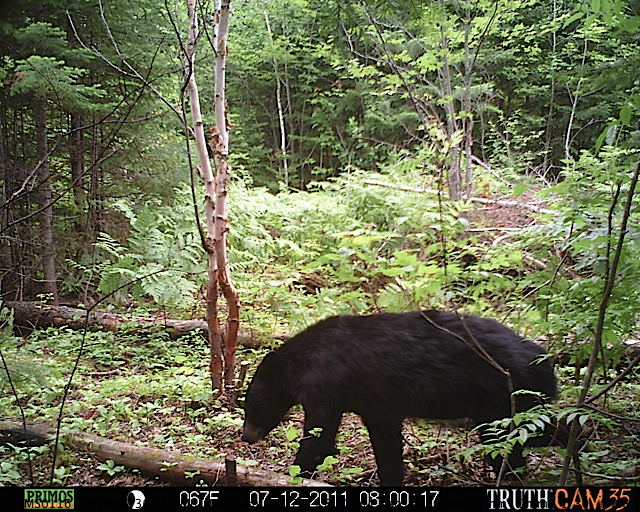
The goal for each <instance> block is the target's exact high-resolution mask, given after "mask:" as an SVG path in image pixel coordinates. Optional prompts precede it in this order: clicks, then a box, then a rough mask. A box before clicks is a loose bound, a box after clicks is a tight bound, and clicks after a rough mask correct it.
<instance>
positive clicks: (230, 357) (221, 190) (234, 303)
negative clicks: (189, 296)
mask: <svg viewBox="0 0 640 512" xmlns="http://www.w3.org/2000/svg"><path fill="white" fill-rule="evenodd" d="M230 4H231V0H222V2H221V5H220V13H219V16H218V18H217V19H218V38H217V40H216V44H217V47H216V67H215V71H216V73H215V77H216V82H215V102H214V106H215V112H216V129H217V132H218V135H219V139H218V143H217V144H215V157H216V163H217V165H216V203H215V238H214V240H215V253H216V258H217V260H218V277H219V284H220V288H221V289H222V293H223V294H224V297H225V299H226V301H227V307H228V316H227V336H226V339H225V344H224V362H225V371H224V380H225V393H226V395H227V397H228V398H232V397H233V396H234V391H235V372H236V349H237V346H238V328H239V325H240V301H239V298H238V292H237V291H236V289H235V287H234V286H233V284H232V283H231V279H230V271H229V260H228V258H227V231H229V226H228V223H227V194H228V190H229V174H230V172H231V167H230V165H229V133H228V130H227V127H228V121H227V102H226V99H225V68H226V60H227V53H228V49H227V36H228V33H229V6H230Z"/></svg>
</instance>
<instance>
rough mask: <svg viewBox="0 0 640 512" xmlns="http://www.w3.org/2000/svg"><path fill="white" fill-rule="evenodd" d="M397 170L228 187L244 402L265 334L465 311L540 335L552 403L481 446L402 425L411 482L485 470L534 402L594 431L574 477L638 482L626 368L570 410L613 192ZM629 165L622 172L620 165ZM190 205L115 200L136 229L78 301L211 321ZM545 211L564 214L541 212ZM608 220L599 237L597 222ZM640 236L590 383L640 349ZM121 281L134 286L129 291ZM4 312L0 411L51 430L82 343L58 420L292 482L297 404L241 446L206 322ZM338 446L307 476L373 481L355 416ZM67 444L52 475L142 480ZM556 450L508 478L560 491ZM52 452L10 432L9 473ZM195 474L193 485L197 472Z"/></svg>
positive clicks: (455, 433)
mask: <svg viewBox="0 0 640 512" xmlns="http://www.w3.org/2000/svg"><path fill="white" fill-rule="evenodd" d="M603 158H604V160H598V161H597V162H596V160H595V157H592V156H590V155H586V156H585V158H584V159H583V160H581V162H580V163H579V165H583V166H590V169H594V168H596V167H597V166H600V167H603V166H606V165H608V164H607V161H606V158H607V156H606V154H605V157H603ZM611 158H612V159H613V157H611ZM609 164H610V162H609ZM613 168H614V167H613V166H611V165H610V166H609V169H613ZM397 169H400V171H398V170H397ZM397 169H396V170H392V171H389V172H388V173H386V174H381V175H378V176H373V175H372V174H370V173H369V174H364V173H358V172H354V173H351V174H348V175H345V176H343V177H342V178H339V179H336V180H334V181H332V182H324V183H317V184H315V185H312V187H311V188H310V191H308V192H295V193H293V192H288V193H280V194H279V195H277V196H274V195H272V194H271V193H269V192H267V191H265V190H260V189H251V188H249V187H247V186H245V185H243V184H242V183H235V185H234V187H233V189H232V193H231V197H232V198H233V200H232V204H231V212H230V223H231V225H232V230H231V232H230V233H229V240H230V247H229V254H230V263H231V269H232V273H233V279H234V282H235V284H236V286H237V287H238V289H239V292H240V296H241V298H242V306H243V307H242V322H243V328H246V329H249V330H251V332H252V333H254V338H255V339H254V340H253V342H252V344H251V345H252V347H241V348H240V350H239V352H238V360H239V361H246V362H247V363H248V365H249V371H248V372H247V374H248V376H247V378H246V379H245V380H244V382H243V383H241V384H240V389H239V402H240V404H241V403H242V397H243V392H244V390H245V389H246V385H247V383H248V381H249V379H250V377H251V375H252V374H253V371H254V370H255V367H256V365H257V363H258V362H259V361H260V360H261V359H262V357H263V356H264V354H265V353H266V352H267V351H268V350H269V349H272V348H274V347H276V346H277V345H278V344H279V343H281V341H279V340H278V339H276V336H275V335H276V333H282V332H287V333H290V334H295V333H296V332H298V331H300V330H302V329H304V328H305V327H307V326H309V325H311V324H313V323H315V322H316V321H317V320H320V319H322V318H326V317H328V316H332V315H336V314H370V313H376V312H381V311H409V310H415V309H419V308H423V309H431V308H433V309H456V310H459V311H460V312H463V313H473V314H480V315H484V316H490V317H493V318H495V319H497V320H499V321H501V322H503V323H505V324H507V325H509V326H511V327H512V328H514V329H515V330H517V331H519V332H521V333H523V334H524V335H526V336H527V337H529V338H530V339H534V340H535V341H538V342H540V343H542V344H543V345H544V346H545V348H546V349H547V350H548V351H549V352H550V353H551V354H552V355H553V356H555V357H556V358H557V361H558V364H557V366H556V374H557V376H558V378H559V387H560V390H561V395H560V398H559V400H558V401H557V402H556V403H555V404H552V405H549V409H548V410H545V411H543V412H540V411H535V412H531V413H529V414H528V415H527V414H525V415H524V416H523V417H522V418H521V419H520V420H519V421H521V423H520V424H519V426H517V428H516V431H515V434H513V435H512V436H511V437H510V438H509V439H503V442H502V443H498V444H496V445H492V446H491V447H482V446H480V447H478V445H479V439H478V435H477V433H476V432H475V431H472V430H470V429H469V428H468V426H467V425H465V424H464V422H439V423H433V422H427V421H423V420H419V421H418V420H410V421H406V422H405V426H404V430H403V437H404V442H405V452H404V460H405V466H406V468H407V471H406V474H405V483H406V484H408V485H472V486H473V485H491V484H493V483H495V478H496V477H495V475H494V474H493V472H492V471H491V470H490V469H489V466H488V465H485V464H484V463H483V454H484V453H490V452H492V451H495V450H503V451H504V450H508V449H509V447H510V446H512V445H513V443H514V442H520V441H524V440H526V438H527V436H528V435H532V434H531V431H532V430H533V429H531V428H529V426H530V425H534V424H536V422H540V418H541V417H542V415H545V414H546V415H559V416H560V417H565V418H566V419H569V420H572V421H580V422H581V423H582V424H584V425H585V426H588V427H589V429H590V432H591V439H590V443H589V445H588V447H587V449H585V450H584V451H583V452H582V453H581V454H580V461H581V465H582V467H583V469H584V470H585V473H584V475H583V481H584V482H586V483H587V484H590V485H598V484H600V485H601V484H602V482H607V483H612V482H614V483H615V482H627V483H633V482H637V481H638V471H639V467H638V457H639V455H640V454H639V453H638V450H637V446H638V440H639V438H640V417H639V416H638V410H639V408H638V396H640V379H639V374H638V369H637V367H636V369H635V370H632V371H631V372H630V373H629V374H628V375H627V377H626V378H625V379H623V380H622V381H621V382H619V383H618V384H617V385H616V386H615V387H614V388H613V389H612V390H610V391H608V392H607V393H606V395H605V399H604V400H603V399H600V400H599V401H597V402H595V403H593V404H591V406H590V407H588V408H584V409H580V410H576V409H575V408H574V407H573V406H574V404H575V400H576V396H577V394H578V392H579V383H580V379H581V376H582V375H583V374H584V371H585V364H586V360H587V359H588V357H589V348H590V346H591V345H590V339H591V337H592V335H593V327H594V325H595V324H594V322H595V320H594V319H595V315H596V311H595V309H597V308H596V307H594V305H595V306H597V300H598V296H599V294H600V293H601V290H602V282H603V272H604V271H605V268H604V267H605V266H606V265H605V259H606V257H608V253H607V251H610V250H611V249H610V246H611V243H612V240H613V239H614V238H615V235H616V233H615V226H616V220H617V218H618V217H619V216H620V215H621V209H622V206H615V205H614V207H613V208H611V207H610V204H611V202H610V201H609V202H607V200H608V199H610V192H611V187H609V186H608V185H607V183H608V181H607V182H605V180H604V178H603V180H602V181H601V182H598V181H597V180H595V181H594V180H590V181H588V182H587V181H585V180H583V179H582V178H581V177H580V176H578V174H577V173H576V174H575V175H570V174H567V175H566V176H565V177H564V181H562V182H560V184H559V185H557V186H556V187H555V189H553V190H546V191H539V190H534V189H530V188H528V187H527V186H524V187H521V188H520V191H521V192H522V194H521V195H519V197H517V198H514V197H513V196H512V195H510V194H508V193H507V192H506V189H505V192H504V193H502V192H501V190H500V187H499V185H498V184H496V183H495V182H493V181H492V180H491V178H490V177H487V178H486V180H487V183H488V184H489V186H488V187H485V188H484V190H485V191H486V190H492V191H493V192H492V193H490V194H484V196H485V199H498V200H499V199H509V200H511V201H514V199H515V201H516V202H517V203H519V206H514V205H513V204H511V205H509V206H501V205H500V204H496V203H494V204H482V203H471V202H469V203H458V204H452V203H449V202H443V201H440V200H438V197H437V196H436V195H433V194H432V193H430V192H425V191H424V190H425V186H424V179H423V177H421V176H420V175H419V174H411V173H408V172H406V171H405V170H402V166H398V168H397ZM617 169H619V168H617ZM625 172H626V170H625V169H619V173H620V175H623V174H624V173H625ZM609 179H610V176H607V180H609ZM434 185H437V184H434ZM622 186H623V187H624V185H622ZM566 189H570V190H571V191H572V195H571V198H570V200H565V199H563V197H566V196H565V195H563V194H565V193H566V192H565V190H566ZM481 190H482V189H481ZM189 201H190V191H189V190H181V191H177V193H176V203H175V204H173V205H171V206H167V207H160V206H159V205H154V208H145V209H142V210H141V211H138V212H134V211H133V210H131V209H128V208H126V207H125V205H124V204H122V205H121V207H120V215H121V218H122V222H123V223H127V224H128V225H129V233H128V236H127V237H125V238H123V239H122V240H116V239H115V238H112V237H107V236H106V235H105V236H103V237H102V238H101V239H100V240H99V242H98V244H97V249H98V250H99V251H100V254H101V256H102V258H101V261H102V263H101V266H100V267H99V269H98V271H97V272H96V271H95V269H94V271H93V272H89V269H85V270H86V272H85V274H84V277H83V279H86V281H85V283H84V285H83V286H82V287H81V288H79V289H84V290H87V289H93V290H95V292H94V293H93V294H92V295H91V294H90V295H89V296H84V297H81V296H79V295H78V296H76V297H75V303H76V304H77V302H82V301H87V302H88V301H90V300H95V299H96V298H99V297H100V296H104V295H108V294H112V295H111V296H110V300H109V301H107V302H105V303H104V308H110V309H112V310H114V311H122V310H128V311H135V312H136V314H141V313H143V312H147V313H148V312H157V310H158V309H159V308H161V309H163V310H165V311H168V312H169V313H170V314H171V315H172V316H176V317H182V318H202V316H203V314H204V313H203V312H204V309H205V304H204V299H203V295H202V294H203V292H202V290H203V284H204V281H203V280H204V268H205V267H204V261H203V257H202V255H201V254H199V252H198V244H199V240H198V239H197V234H196V233H197V232H196V231H195V228H194V226H193V223H192V222H190V221H188V219H189V217H188V215H187V212H189V208H192V206H191V205H190V203H189ZM540 209H546V210H553V211H554V212H555V213H542V214H541V213H535V212H534V211H532V210H540ZM587 209H588V213H585V211H586V210H587ZM607 218H608V219H609V225H610V226H611V229H610V231H609V232H607V231H606V229H605V228H603V225H606V224H607V222H606V219H607ZM639 242H640V237H639V236H638V234H637V233H636V231H635V226H632V227H630V228H629V233H628V236H627V239H626V242H625V245H624V246H623V258H622V262H623V265H622V266H621V268H620V270H619V272H621V275H623V276H624V278H623V277H620V279H619V280H618V281H617V283H616V287H615V288H614V292H613V294H612V299H611V305H610V309H609V316H608V319H609V320H608V323H607V326H606V331H605V332H606V334H605V337H604V344H603V347H602V355H603V356H604V358H603V361H604V363H601V364H600V365H599V366H598V368H597V370H596V375H595V378H594V383H593V390H594V391H593V392H594V393H595V391H597V390H598V389H601V388H602V387H603V386H605V385H606V384H607V383H609V382H610V381H611V380H612V379H613V378H614V377H615V376H616V375H617V374H618V372H619V371H620V370H621V369H622V368H624V367H625V366H626V364H628V362H629V361H630V360H631V358H632V357H633V355H634V354H633V348H632V347H633V345H632V343H631V342H632V341H633V340H635V339H636V333H637V325H636V316H637V314H636V313H637V306H638V304H637V301H638V298H637V292H636V291H637V287H635V286H634V285H633V284H632V283H633V282H637V281H634V278H635V277H637V276H638V273H639V272H640V258H638V257H637V256H638V254H637V253H638V249H639V246H638V243H639ZM163 270H164V271H163ZM127 282H131V283H132V284H131V286H125V287H123V285H125V284H126V283H127ZM116 290H117V293H112V292H114V291H116ZM3 325H4V330H3V331H2V334H0V343H1V344H2V353H3V355H4V358H5V360H6V361H7V366H8V368H9V370H10V372H11V376H12V383H13V385H14V387H15V390H16V392H15V393H14V392H12V390H11V388H10V386H9V384H8V381H7V379H6V373H5V374H4V378H3V379H2V386H3V387H2V393H1V394H0V416H2V417H13V418H17V417H20V415H21V412H20V410H19V408H18V405H20V408H21V409H22V411H23V413H24V416H25V418H26V419H27V420H29V421H37V422H42V423H47V424H50V425H55V424H56V422H57V418H58V415H59V413H60V407H61V398H62V396H63V391H64V388H65V386H66V385H67V383H68V381H69V379H70V376H71V372H72V370H73V368H74V364H75V361H76V358H77V357H78V350H79V347H80V346H81V345H82V346H83V347H84V349H83V352H82V354H81V355H80V359H79V364H78V366H77V368H76V370H75V373H74V374H73V381H72V383H71V387H70V389H69V395H68V397H67V399H66V403H65V407H64V414H63V417H62V431H63V432H65V431H71V430H81V431H85V432H90V433H93V434H97V435H100V436H103V437H107V438H111V439H116V440H120V441H125V442H131V443H134V444H143V445H147V446H151V447H158V448H162V449H168V450H177V451H180V452H182V453H187V454H190V455H193V456H196V457H202V458H207V459H211V460H219V461H222V460H223V459H224V455H225V454H228V453H232V454H234V455H235V456H236V457H237V461H238V464H240V465H246V466H250V467H252V466H255V467H261V468H264V469H269V470H272V471H277V472H280V473H285V474H289V472H290V471H291V473H290V475H291V480H290V481H291V483H295V482H296V478H297V477H296V476H295V474H296V473H295V469H293V470H290V465H291V464H292V461H293V458H294V457H295V453H296V450H297V446H298V441H299V437H300V433H301V431H302V422H303V413H302V411H301V410H300V409H299V408H296V409H294V410H293V411H292V413H291V414H290V416H289V417H288V419H287V420H286V421H284V422H283V424H282V425H281V426H279V427H278V428H277V429H276V430H275V431H274V432H272V433H271V434H270V435H269V436H268V437H267V438H266V439H265V440H263V441H261V442H260V443H258V444H256V445H253V446H249V445H247V444H246V443H243V442H241V441H240V434H241V428H242V421H243V414H242V410H241V409H240V408H233V407H231V406H230V405H229V404H227V403H225V402H223V401H221V400H219V399H216V398H215V397H212V394H211V390H210V381H209V374H208V371H209V359H208V345H207V343H206V341H205V339H204V338H203V337H202V335H201V334H200V333H198V332H194V333H191V334H190V335H188V336H184V337H182V338H180V339H178V340H171V339H170V338H169V336H168V335H167V334H166V333H165V332H163V331H162V329H161V328H158V329H141V328H140V327H139V326H135V325H123V326H122V328H121V329H120V330H119V331H118V332H89V333H87V334H86V339H85V340H84V344H83V343H82V340H83V336H84V333H82V332H76V331H72V330H69V329H65V328H49V329H41V330H36V331H33V332H32V333H31V334H29V335H28V336H26V337H22V338H19V337H17V336H16V335H14V333H13V332H12V330H11V313H10V311H9V310H8V309H6V308H5V309H4V310H3ZM337 447H338V451H339V454H338V455H336V457H329V458H328V459H327V460H325V463H324V464H323V465H322V466H321V468H320V471H319V474H318V478H320V479H323V480H326V481H327V482H329V483H332V484H336V485H371V484H375V483H376V482H377V477H376V475H375V468H376V466H375V461H374V459H373V454H372V450H371V447H370V443H369V440H368V436H367V435H366V429H365V427H364V426H363V425H362V423H361V421H360V420H359V418H358V417H357V416H355V415H346V416H345V417H344V418H343V422H342V427H341V429H340V431H339V434H338V440H337ZM61 449H62V451H61V453H60V454H59V455H58V459H57V460H58V462H57V466H56V468H55V470H54V472H53V475H54V477H53V481H52V482H51V483H52V484H54V485H72V484H76V485H145V484H151V483H153V480H148V479H146V478H145V477H144V476H142V475H140V474H139V471H137V470H135V469H133V470H131V469H127V468H125V467H123V466H118V465H115V464H114V463H113V461H102V462H100V461H96V460H94V459H92V458H91V457H90V456H89V455H83V454H78V453H74V452H72V451H70V450H68V449H66V448H64V447H62V448H61ZM562 455H563V450H562V449H561V448H553V449H551V448H548V449H536V450H535V451H533V452H532V453H531V455H530V456H529V464H528V466H527V467H526V468H525V469H524V470H522V471H520V472H519V473H518V475H517V476H512V477H510V479H508V480H507V481H506V482H504V483H507V484H513V485H523V484H524V485H554V483H555V482H557V479H558V476H559V473H560V467H561V464H562ZM51 456H52V447H51V446H50V445H45V446H41V447H33V448H29V449H28V448H26V447H23V446H14V445H10V444H9V445H3V446H1V447H0V485H48V484H49V481H50V475H51V474H52V473H51ZM29 459H31V460H32V463H31V464H28V461H29ZM30 467H31V469H30ZM31 478H33V481H32V480H31ZM193 479H194V483H197V481H198V476H197V474H194V475H193Z"/></svg>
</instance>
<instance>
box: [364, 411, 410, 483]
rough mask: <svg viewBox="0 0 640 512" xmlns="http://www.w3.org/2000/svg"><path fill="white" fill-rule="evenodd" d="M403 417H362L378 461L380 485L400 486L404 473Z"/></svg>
mask: <svg viewBox="0 0 640 512" xmlns="http://www.w3.org/2000/svg"><path fill="white" fill-rule="evenodd" d="M403 419H404V418H400V417H397V418H385V419H380V418H376V419H374V420H373V421H372V420H371V419H370V418H363V420H364V423H365V425H366V426H367V429H369V439H371V444H372V445H373V452H374V454H375V456H376V462H377V463H378V477H379V478H380V485H381V486H382V487H400V486H401V485H402V478H403V475H404V464H403V462H402V420H403Z"/></svg>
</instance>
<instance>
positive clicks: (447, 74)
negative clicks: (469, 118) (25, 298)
mask: <svg viewBox="0 0 640 512" xmlns="http://www.w3.org/2000/svg"><path fill="white" fill-rule="evenodd" d="M441 33H442V49H443V54H444V62H443V64H442V75H441V76H442V78H441V81H442V87H441V91H442V94H443V101H444V110H445V112H446V114H447V140H448V142H449V176H448V182H449V197H450V198H451V200H452V201H460V200H462V176H461V174H460V152H459V145H458V144H457V143H454V142H455V137H456V135H457V132H458V122H457V119H456V110H455V105H454V103H453V102H454V99H453V86H452V84H451V70H450V69H449V55H448V52H449V40H448V37H447V34H446V30H445V28H444V27H442V28H441Z"/></svg>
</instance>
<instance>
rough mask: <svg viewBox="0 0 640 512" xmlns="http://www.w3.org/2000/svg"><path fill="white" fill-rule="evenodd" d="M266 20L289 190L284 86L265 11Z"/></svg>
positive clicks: (285, 175)
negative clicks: (283, 110) (283, 103)
mask: <svg viewBox="0 0 640 512" xmlns="http://www.w3.org/2000/svg"><path fill="white" fill-rule="evenodd" d="M264 19H265V21H266V23H267V33H268V34H269V41H270V42H271V51H272V52H274V56H273V71H274V73H275V75H276V102H277V105H278V119H279V122H280V152H281V153H282V169H283V171H284V186H285V187H286V188H289V167H288V162H287V138H286V133H285V127H284V114H283V112H282V92H281V89H282V86H281V81H280V73H279V72H278V61H277V60H276V56H275V46H274V44H273V35H272V33H271V24H270V23H269V14H268V13H267V10H266V9H265V11H264Z"/></svg>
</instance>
